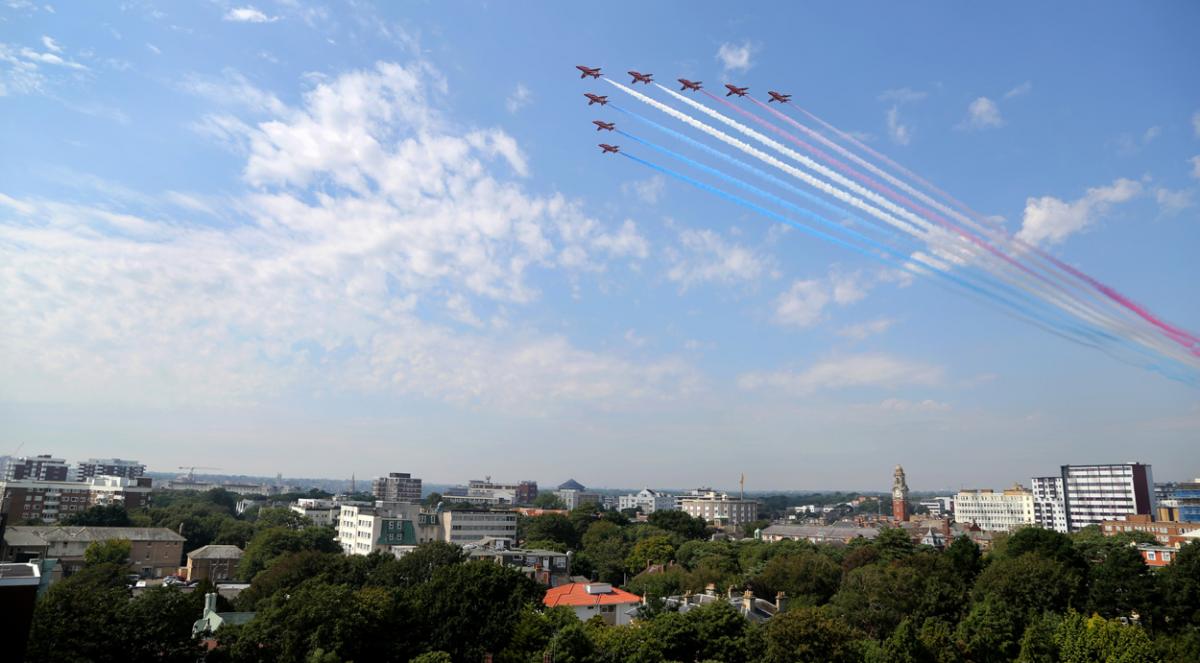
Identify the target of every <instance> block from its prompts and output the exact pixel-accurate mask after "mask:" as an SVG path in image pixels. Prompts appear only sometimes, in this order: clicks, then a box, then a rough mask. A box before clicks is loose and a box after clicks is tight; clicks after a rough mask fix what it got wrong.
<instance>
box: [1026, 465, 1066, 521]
mask: <svg viewBox="0 0 1200 663" xmlns="http://www.w3.org/2000/svg"><path fill="white" fill-rule="evenodd" d="M1030 487H1031V488H1032V490H1033V521H1034V522H1035V523H1037V525H1038V526H1039V527H1041V528H1042V529H1048V530H1054V531H1055V532H1061V533H1063V534H1066V533H1067V532H1068V531H1069V530H1068V529H1067V501H1066V494H1065V493H1064V492H1063V480H1062V477H1061V476H1056V477H1034V478H1033V480H1032V485H1031V486H1030Z"/></svg>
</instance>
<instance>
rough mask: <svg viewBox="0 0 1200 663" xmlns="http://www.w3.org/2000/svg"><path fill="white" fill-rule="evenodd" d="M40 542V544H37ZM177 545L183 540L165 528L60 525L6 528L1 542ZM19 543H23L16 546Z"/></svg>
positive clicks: (26, 543)
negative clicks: (164, 543)
mask: <svg viewBox="0 0 1200 663" xmlns="http://www.w3.org/2000/svg"><path fill="white" fill-rule="evenodd" d="M39 539H40V541H39ZM109 539H128V540H130V541H179V542H183V541H185V540H186V539H184V538H183V537H182V536H180V535H179V534H176V533H175V532H174V531H172V530H169V529H167V528H166V527H69V526H63V525H51V526H24V525H18V526H15V527H9V528H8V529H6V530H5V531H4V542H5V544H7V545H10V546H19V545H25V546H30V545H45V544H46V543H51V542H55V541H88V542H91V541H107V540H109ZM17 541H21V542H22V543H17Z"/></svg>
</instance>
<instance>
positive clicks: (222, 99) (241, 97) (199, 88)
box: [179, 69, 290, 116]
mask: <svg viewBox="0 0 1200 663" xmlns="http://www.w3.org/2000/svg"><path fill="white" fill-rule="evenodd" d="M179 86H180V88H182V89H183V90H184V91H185V92H188V93H191V94H194V95H196V96H199V97H204V98H205V99H208V100H209V101H211V102H213V103H216V104H220V105H223V106H230V107H234V108H245V109H248V110H252V111H254V112H256V113H263V114H270V115H275V116H281V115H285V114H287V113H288V112H290V111H289V109H288V107H287V105H286V104H284V103H283V102H282V101H280V100H279V97H276V96H275V95H274V94H272V93H270V92H266V91H265V90H262V89H260V88H259V87H257V86H255V85H254V84H253V83H251V82H250V80H249V79H247V78H246V77H245V76H243V75H242V74H241V72H238V71H236V70H234V69H225V70H224V71H223V72H222V73H221V76H220V77H219V78H218V77H213V76H201V75H198V74H191V75H187V76H184V77H183V78H182V80H181V81H180V83H179Z"/></svg>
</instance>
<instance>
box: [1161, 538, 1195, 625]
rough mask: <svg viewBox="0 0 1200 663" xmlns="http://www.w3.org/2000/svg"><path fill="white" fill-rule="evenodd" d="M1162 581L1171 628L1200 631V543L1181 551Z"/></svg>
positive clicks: (1191, 544)
mask: <svg viewBox="0 0 1200 663" xmlns="http://www.w3.org/2000/svg"><path fill="white" fill-rule="evenodd" d="M1159 581H1160V586H1161V588H1162V597H1163V610H1164V612H1165V613H1166V618H1167V626H1168V628H1171V629H1173V630H1179V629H1184V628H1189V627H1190V628H1200V541H1193V542H1191V543H1189V544H1187V545H1186V546H1183V547H1182V548H1180V549H1179V551H1178V552H1177V553H1176V554H1175V559H1174V561H1172V562H1171V565H1170V566H1168V567H1166V568H1165V569H1163V570H1162V571H1161V576H1160V578H1159Z"/></svg>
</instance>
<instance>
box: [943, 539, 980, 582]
mask: <svg viewBox="0 0 1200 663" xmlns="http://www.w3.org/2000/svg"><path fill="white" fill-rule="evenodd" d="M946 557H947V558H948V559H949V560H950V564H951V566H953V567H954V570H955V571H956V572H957V573H958V574H959V576H960V577H961V578H962V579H963V581H964V582H967V583H971V582H975V577H976V576H978V575H979V572H980V571H982V570H983V552H982V551H981V550H980V549H979V545H978V544H976V543H975V542H974V541H972V540H971V539H970V537H968V536H966V535H965V534H964V535H962V536H958V537H955V539H954V540H953V541H951V542H950V545H949V546H947V547H946Z"/></svg>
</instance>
